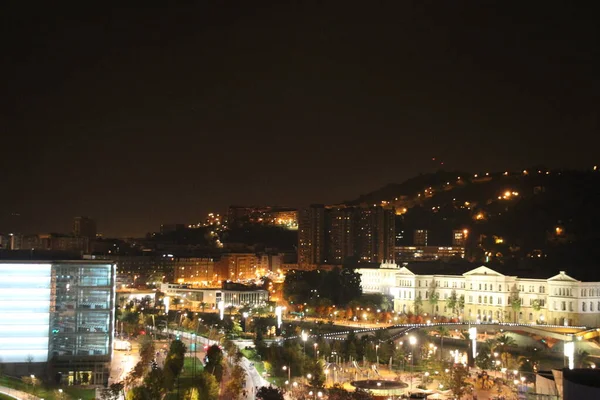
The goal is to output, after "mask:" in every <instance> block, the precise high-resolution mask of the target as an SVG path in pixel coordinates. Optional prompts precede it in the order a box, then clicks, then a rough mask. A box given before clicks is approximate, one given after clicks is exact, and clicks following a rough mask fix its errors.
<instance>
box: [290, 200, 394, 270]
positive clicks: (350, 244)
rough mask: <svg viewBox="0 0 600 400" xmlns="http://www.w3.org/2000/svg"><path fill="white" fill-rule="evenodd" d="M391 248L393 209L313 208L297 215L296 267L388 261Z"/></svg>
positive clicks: (392, 241) (390, 257)
mask: <svg viewBox="0 0 600 400" xmlns="http://www.w3.org/2000/svg"><path fill="white" fill-rule="evenodd" d="M394 244H395V211H394V209H393V208H388V207H377V206H374V207H347V206H331V207H325V206H323V205H314V206H311V207H309V208H307V209H304V210H301V211H300V219H299V228H298V264H299V266H301V267H302V268H305V266H313V267H315V268H316V266H317V265H321V264H331V265H342V264H344V263H346V262H347V261H350V262H355V261H358V262H362V263H371V262H384V261H386V260H392V259H393V258H394Z"/></svg>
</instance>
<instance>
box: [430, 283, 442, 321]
mask: <svg viewBox="0 0 600 400" xmlns="http://www.w3.org/2000/svg"><path fill="white" fill-rule="evenodd" d="M436 287H437V284H436V282H435V278H432V279H431V285H430V286H429V304H431V315H435V306H436V304H437V303H438V300H439V299H440V293H439V292H438V291H437V289H436Z"/></svg>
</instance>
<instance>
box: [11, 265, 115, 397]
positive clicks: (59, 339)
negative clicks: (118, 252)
mask: <svg viewBox="0 0 600 400" xmlns="http://www.w3.org/2000/svg"><path fill="white" fill-rule="evenodd" d="M114 285H115V265H114V264H113V263H112V262H109V261H90V260H76V261H7V260H2V261H0V363H2V364H4V365H3V367H4V369H5V371H7V373H9V374H11V375H29V374H31V373H35V374H36V375H38V376H45V378H47V379H56V377H59V378H60V380H61V381H62V382H63V383H68V384H82V383H83V384H93V385H106V384H107V383H108V377H109V370H110V361H111V358H112V345H113V332H114V318H115V317H114V311H115V292H114Z"/></svg>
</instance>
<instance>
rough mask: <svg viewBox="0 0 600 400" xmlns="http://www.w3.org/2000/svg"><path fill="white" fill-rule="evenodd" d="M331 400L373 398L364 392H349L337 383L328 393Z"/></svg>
mask: <svg viewBox="0 0 600 400" xmlns="http://www.w3.org/2000/svg"><path fill="white" fill-rule="evenodd" d="M328 392H329V393H328V395H329V397H328V398H329V400H372V399H373V396H372V395H371V394H370V393H369V392H367V391H364V390H361V389H356V391H354V392H349V391H347V390H346V389H344V388H343V386H342V385H340V384H339V383H336V384H335V385H333V387H331V388H329V391H328Z"/></svg>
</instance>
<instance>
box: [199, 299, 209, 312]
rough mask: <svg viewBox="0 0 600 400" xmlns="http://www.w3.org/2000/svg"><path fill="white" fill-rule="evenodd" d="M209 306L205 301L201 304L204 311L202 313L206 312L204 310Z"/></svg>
mask: <svg viewBox="0 0 600 400" xmlns="http://www.w3.org/2000/svg"><path fill="white" fill-rule="evenodd" d="M207 305H208V304H207V303H206V302H204V301H201V302H200V308H201V309H202V312H204V309H205V308H206V306H207Z"/></svg>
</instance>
